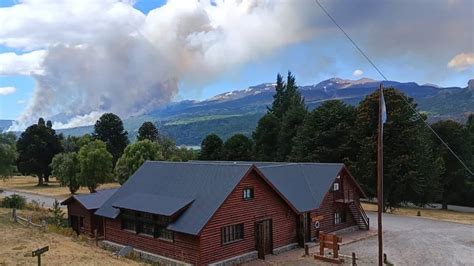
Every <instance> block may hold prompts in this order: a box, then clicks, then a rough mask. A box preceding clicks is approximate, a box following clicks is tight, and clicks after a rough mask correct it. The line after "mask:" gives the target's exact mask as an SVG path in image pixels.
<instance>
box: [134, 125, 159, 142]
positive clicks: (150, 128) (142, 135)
mask: <svg viewBox="0 0 474 266" xmlns="http://www.w3.org/2000/svg"><path fill="white" fill-rule="evenodd" d="M159 138H160V135H159V133H158V129H157V128H156V127H155V125H154V124H153V123H152V122H144V123H143V124H142V125H141V126H140V128H139V129H138V136H137V140H138V141H140V140H145V139H148V140H150V141H158V140H159Z"/></svg>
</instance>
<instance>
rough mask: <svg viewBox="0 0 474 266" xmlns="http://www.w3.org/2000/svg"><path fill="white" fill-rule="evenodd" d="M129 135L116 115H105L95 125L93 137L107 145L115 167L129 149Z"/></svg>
mask: <svg viewBox="0 0 474 266" xmlns="http://www.w3.org/2000/svg"><path fill="white" fill-rule="evenodd" d="M127 136H128V133H127V131H125V130H124V128H123V122H122V120H121V119H120V117H118V116H117V115H115V114H112V113H105V114H103V115H102V116H101V117H100V118H99V120H97V122H96V123H95V125H94V133H93V134H92V137H93V138H94V139H96V140H101V141H103V142H105V143H106V144H107V150H108V151H109V152H110V153H111V154H112V156H113V161H112V162H113V165H115V163H116V162H117V160H118V158H120V156H121V155H122V153H123V150H124V149H125V147H127V145H128V143H129V141H128V137H127Z"/></svg>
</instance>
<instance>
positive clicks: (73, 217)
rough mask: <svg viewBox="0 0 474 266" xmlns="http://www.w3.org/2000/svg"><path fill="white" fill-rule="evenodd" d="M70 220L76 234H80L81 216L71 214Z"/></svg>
mask: <svg viewBox="0 0 474 266" xmlns="http://www.w3.org/2000/svg"><path fill="white" fill-rule="evenodd" d="M69 222H70V223H71V228H72V230H74V231H75V232H76V234H79V233H80V232H81V231H80V228H79V217H78V216H76V215H71V216H70V221H69Z"/></svg>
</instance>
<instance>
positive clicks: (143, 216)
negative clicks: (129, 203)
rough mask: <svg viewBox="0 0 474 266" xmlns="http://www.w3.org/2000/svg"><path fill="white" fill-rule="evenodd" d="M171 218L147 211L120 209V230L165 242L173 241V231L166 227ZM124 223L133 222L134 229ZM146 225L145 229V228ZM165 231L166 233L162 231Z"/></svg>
mask: <svg viewBox="0 0 474 266" xmlns="http://www.w3.org/2000/svg"><path fill="white" fill-rule="evenodd" d="M171 222H172V218H171V217H168V216H163V215H155V214H151V213H147V212H140V211H133V210H126V209H123V210H121V223H122V225H121V226H122V230H125V231H128V232H133V233H135V234H137V235H143V236H147V237H152V238H157V239H160V240H164V241H167V242H174V232H173V231H171V230H168V229H166V227H167V226H168V224H170V223H171ZM126 223H129V224H133V227H134V229H131V227H130V226H126ZM145 227H147V229H145ZM163 231H165V232H166V233H165V234H164V233H162V232H163Z"/></svg>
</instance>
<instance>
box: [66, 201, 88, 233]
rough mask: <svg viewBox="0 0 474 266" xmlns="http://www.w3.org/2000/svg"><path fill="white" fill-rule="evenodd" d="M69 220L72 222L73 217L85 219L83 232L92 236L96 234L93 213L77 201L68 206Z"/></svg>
mask: <svg viewBox="0 0 474 266" xmlns="http://www.w3.org/2000/svg"><path fill="white" fill-rule="evenodd" d="M67 213H68V219H69V221H71V215H74V216H78V217H83V218H84V230H83V231H82V232H81V233H83V234H87V235H89V236H92V235H93V234H94V226H93V224H94V222H93V221H92V219H93V218H92V216H93V211H89V210H87V209H86V208H84V206H82V204H80V203H79V202H78V201H76V200H72V201H71V202H70V203H69V204H68V205H67Z"/></svg>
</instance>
